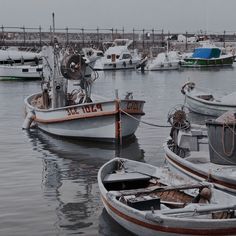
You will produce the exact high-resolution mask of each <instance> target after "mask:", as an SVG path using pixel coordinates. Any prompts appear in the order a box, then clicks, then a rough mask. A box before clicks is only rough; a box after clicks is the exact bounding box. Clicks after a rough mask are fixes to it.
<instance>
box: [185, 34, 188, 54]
mask: <svg viewBox="0 0 236 236" xmlns="http://www.w3.org/2000/svg"><path fill="white" fill-rule="evenodd" d="M185 50H186V51H187V50H188V32H187V31H186V35H185Z"/></svg>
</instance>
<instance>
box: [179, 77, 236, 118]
mask: <svg viewBox="0 0 236 236" xmlns="http://www.w3.org/2000/svg"><path fill="white" fill-rule="evenodd" d="M181 92H182V94H183V95H184V96H185V100H186V103H187V104H188V107H189V109H190V110H191V111H193V112H196V113H199V114H203V115H209V116H215V117H217V116H220V115H222V114H224V113H225V112H227V111H236V92H233V93H230V94H227V95H217V94H216V93H215V94H214V93H212V92H209V91H206V90H204V89H200V88H197V87H196V85H195V83H193V82H187V83H185V84H184V85H183V87H182V89H181Z"/></svg>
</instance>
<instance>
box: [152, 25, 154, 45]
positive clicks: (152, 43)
mask: <svg viewBox="0 0 236 236" xmlns="http://www.w3.org/2000/svg"><path fill="white" fill-rule="evenodd" d="M152 46H153V47H154V29H152Z"/></svg>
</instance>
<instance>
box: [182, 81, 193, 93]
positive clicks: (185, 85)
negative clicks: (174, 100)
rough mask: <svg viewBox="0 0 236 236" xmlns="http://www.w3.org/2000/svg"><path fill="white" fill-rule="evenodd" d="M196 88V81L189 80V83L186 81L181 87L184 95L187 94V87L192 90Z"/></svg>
mask: <svg viewBox="0 0 236 236" xmlns="http://www.w3.org/2000/svg"><path fill="white" fill-rule="evenodd" d="M194 88H195V83H194V82H187V83H185V84H184V85H183V86H182V88H181V93H182V94H183V95H185V94H186V91H185V90H186V89H187V90H188V91H191V90H193V89H194Z"/></svg>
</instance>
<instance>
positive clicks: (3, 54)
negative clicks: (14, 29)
mask: <svg viewBox="0 0 236 236" xmlns="http://www.w3.org/2000/svg"><path fill="white" fill-rule="evenodd" d="M0 77H1V78H11V79H12V78H16V79H17V78H35V79H36V78H38V79H39V78H41V77H42V57H41V54H40V53H35V52H29V51H21V50H18V49H17V48H8V49H6V50H3V49H1V50H0Z"/></svg>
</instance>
